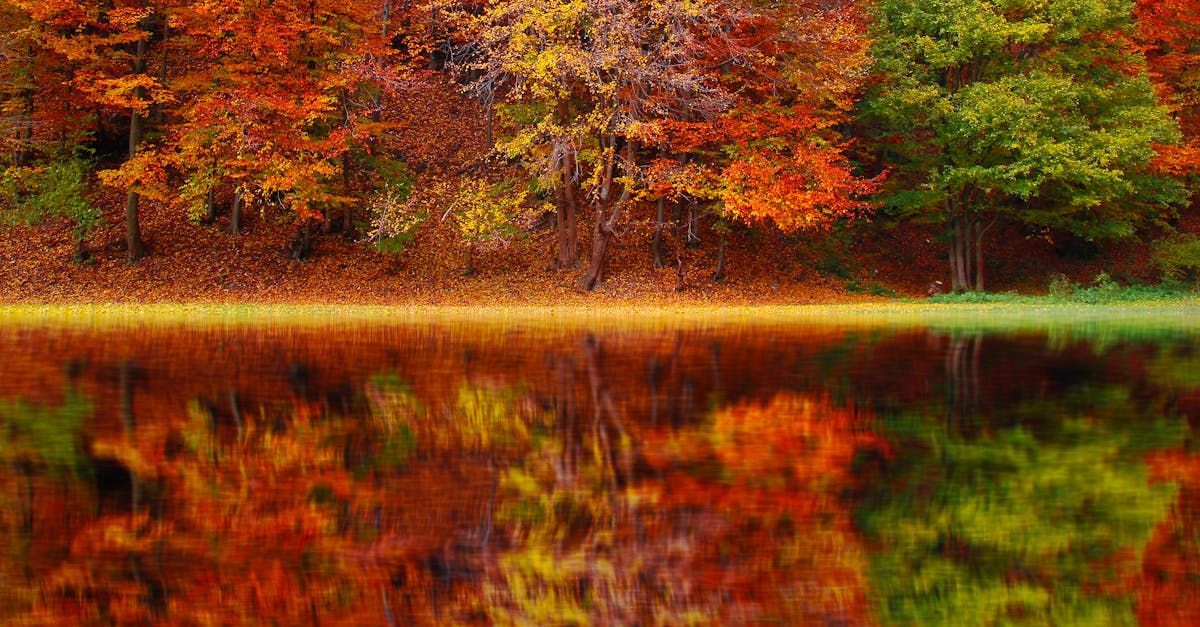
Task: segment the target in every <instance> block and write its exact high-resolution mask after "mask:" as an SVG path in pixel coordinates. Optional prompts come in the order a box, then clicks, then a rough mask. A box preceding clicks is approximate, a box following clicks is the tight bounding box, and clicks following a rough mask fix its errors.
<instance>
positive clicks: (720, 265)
mask: <svg viewBox="0 0 1200 627" xmlns="http://www.w3.org/2000/svg"><path fill="white" fill-rule="evenodd" d="M724 280H725V236H724V235H721V243H720V244H719V246H718V248H717V271H716V272H714V273H713V281H714V282H716V283H721V282H723V281H724Z"/></svg>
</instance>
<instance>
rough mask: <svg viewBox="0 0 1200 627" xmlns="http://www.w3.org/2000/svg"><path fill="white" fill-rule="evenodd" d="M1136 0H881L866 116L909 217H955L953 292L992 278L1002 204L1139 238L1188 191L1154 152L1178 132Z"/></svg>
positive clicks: (892, 200)
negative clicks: (1143, 222) (1138, 25)
mask: <svg viewBox="0 0 1200 627" xmlns="http://www.w3.org/2000/svg"><path fill="white" fill-rule="evenodd" d="M1131 10H1132V6H1131V3H1129V2H1126V1H1124V0H1088V1H1086V2H1074V1H1056V0H1053V1H1050V2H1023V1H1021V2H995V1H993V0H972V1H970V2H957V1H955V2H943V1H937V2H932V3H919V4H914V3H911V2H905V1H902V0H881V1H880V2H877V3H876V4H875V9H874V11H875V26H874V30H873V33H872V36H873V39H874V45H873V47H872V54H873V55H874V57H875V59H876V61H875V66H874V72H875V81H874V87H873V89H872V90H871V92H870V94H869V97H868V98H867V100H866V101H865V102H864V104H863V105H862V122H863V124H864V125H865V126H866V127H867V128H868V129H870V130H871V133H872V135H873V136H874V138H875V139H876V141H877V143H876V146H877V150H878V155H877V156H878V158H879V160H880V162H881V163H883V164H886V165H887V166H888V167H891V168H893V170H894V172H895V176H894V177H893V178H892V183H891V185H890V187H889V189H888V193H887V194H886V196H885V200H886V203H887V204H888V205H889V206H890V207H892V208H893V209H894V210H895V211H897V212H898V213H899V215H902V216H907V217H911V218H916V219H920V220H924V221H927V222H931V223H934V224H937V225H939V226H943V227H945V229H946V239H947V242H948V248H949V255H948V259H949V265H950V274H951V285H952V287H953V289H954V290H955V291H964V290H983V289H984V285H985V283H984V259H985V255H984V242H985V239H984V238H985V236H986V235H987V233H988V231H989V230H990V229H991V228H992V227H993V225H994V224H995V223H996V222H997V220H999V219H1001V218H1005V219H1010V220H1014V221H1017V222H1021V223H1025V224H1029V225H1034V226H1037V227H1043V228H1057V229H1065V230H1069V231H1072V232H1075V233H1078V234H1080V235H1083V236H1086V237H1089V238H1103V237H1119V236H1128V235H1131V234H1132V233H1133V232H1134V229H1135V226H1136V225H1137V224H1138V222H1139V220H1140V219H1141V218H1143V217H1144V216H1146V215H1148V214H1152V213H1153V212H1154V211H1157V210H1161V209H1162V208H1163V207H1164V206H1166V205H1168V204H1170V203H1171V202H1175V201H1177V200H1178V199H1179V196H1180V194H1179V189H1178V187H1177V186H1176V185H1173V184H1172V183H1171V182H1169V181H1165V180H1162V179H1160V178H1156V177H1154V176H1152V175H1151V173H1150V172H1149V165H1150V163H1151V161H1152V160H1153V159H1154V158H1155V156H1156V154H1157V153H1156V148H1155V147H1156V145H1158V144H1164V143H1165V144H1170V143H1173V142H1175V141H1176V140H1177V137H1178V131H1177V129H1176V128H1175V124H1174V123H1173V121H1172V120H1171V119H1170V118H1169V116H1168V115H1167V111H1166V109H1165V108H1164V107H1162V106H1160V105H1159V104H1158V103H1157V102H1156V101H1155V98H1154V93H1153V90H1152V88H1151V85H1150V82H1149V80H1148V78H1147V76H1146V71H1145V63H1144V60H1143V58H1142V57H1141V55H1140V54H1138V53H1137V52H1136V51H1135V50H1133V48H1132V46H1131V45H1130V41H1129V35H1130V29H1131V25H1132V23H1131Z"/></svg>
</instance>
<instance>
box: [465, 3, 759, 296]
mask: <svg viewBox="0 0 1200 627" xmlns="http://www.w3.org/2000/svg"><path fill="white" fill-rule="evenodd" d="M748 15H749V12H748V9H747V8H746V7H742V6H738V5H736V4H735V3H728V2H719V1H717V0H706V1H705V2H702V3H700V4H696V3H679V2H675V1H674V0H667V1H663V2H659V1H654V2H644V1H641V0H604V1H601V2H577V3H573V4H568V5H563V4H561V3H545V2H532V3H531V2H524V1H520V2H519V1H516V0H512V1H505V2H498V3H495V4H492V5H489V6H487V7H486V8H485V9H484V11H483V12H482V14H481V15H480V16H478V17H472V18H470V19H467V20H466V21H467V24H468V29H469V31H468V32H469V33H471V34H472V35H473V39H472V40H471V42H472V45H473V46H474V48H473V50H474V52H475V55H474V56H473V57H471V58H470V61H469V62H466V63H464V66H465V68H466V69H468V70H470V71H472V72H475V73H476V74H477V75H478V77H479V78H477V79H476V80H475V81H474V83H473V87H474V90H475V92H476V93H477V94H480V95H485V97H486V98H497V97H498V98H500V99H502V101H503V102H504V104H505V105H506V108H505V109H504V110H503V111H504V112H505V113H507V114H508V118H509V121H510V123H511V124H512V126H513V127H514V132H513V134H512V135H511V136H509V137H506V138H504V139H502V140H501V142H500V143H499V145H498V146H497V148H498V149H499V150H500V151H501V152H502V153H504V154H506V155H508V156H510V157H513V158H521V159H523V160H524V162H525V163H526V164H527V165H528V167H529V168H530V169H531V171H532V172H533V173H534V174H535V175H536V176H538V177H539V179H540V180H541V181H542V183H543V185H544V186H545V187H546V188H549V189H552V190H553V193H554V195H555V198H556V204H557V228H558V240H557V241H558V246H557V263H558V266H559V267H569V266H573V265H575V263H576V261H577V248H578V243H577V239H576V238H577V231H578V219H579V218H578V214H579V212H580V211H582V210H583V207H585V206H590V208H591V210H592V214H593V227H594V232H593V238H592V251H591V255H590V259H589V263H588V268H587V272H586V273H585V275H584V277H583V278H582V284H583V286H584V287H585V288H586V289H589V290H590V289H593V288H595V287H596V285H598V283H599V282H600V279H601V277H602V275H603V271H604V264H605V261H606V259H607V255H608V248H609V243H610V242H611V240H612V237H613V236H614V235H615V234H616V232H617V229H618V226H619V224H620V222H621V218H622V216H623V215H624V214H625V212H626V211H627V210H628V209H629V205H630V204H631V203H632V202H633V200H634V197H635V194H636V190H637V189H638V188H640V186H641V185H642V178H643V177H642V174H641V171H640V170H641V166H640V163H639V161H640V160H641V159H642V158H643V156H642V154H641V152H642V151H641V150H640V148H639V142H638V139H637V137H636V136H635V133H634V132H633V129H634V127H635V126H636V125H637V124H639V123H644V122H646V121H650V120H656V119H660V118H674V117H712V116H715V115H717V114H719V113H721V112H722V111H724V110H727V109H728V107H729V105H730V103H731V99H730V94H729V91H728V89H727V88H726V87H725V86H724V85H722V84H721V81H720V79H719V72H717V71H714V68H715V67H717V66H720V65H721V63H727V64H729V65H730V66H732V65H734V64H736V63H738V62H739V61H740V60H741V59H742V58H743V56H748V55H749V52H748V49H747V48H745V47H744V46H743V45H741V44H740V43H738V42H737V41H736V40H735V38H733V37H732V36H731V33H732V32H733V31H734V30H735V29H736V26H737V24H738V23H739V22H741V21H743V20H745V19H748ZM717 57H721V59H720V60H719V61H717ZM497 94H498V96H497Z"/></svg>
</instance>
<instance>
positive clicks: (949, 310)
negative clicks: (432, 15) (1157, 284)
mask: <svg viewBox="0 0 1200 627" xmlns="http://www.w3.org/2000/svg"><path fill="white" fill-rule="evenodd" d="M428 325H460V326H462V325H465V326H482V327H489V328H500V329H534V330H537V329H565V330H571V329H575V330H624V329H628V330H639V329H642V330H654V329H662V328H719V327H741V326H758V325H767V326H781V325H786V326H811V327H844V328H855V327H862V328H912V327H930V328H937V329H949V330H954V329H963V330H982V331H1009V330H1011V331H1020V330H1040V329H1060V328H1069V329H1078V330H1087V329H1089V328H1095V329H1104V328H1121V329H1124V330H1129V331H1136V330H1146V331H1153V330H1158V329H1161V330H1171V331H1176V332H1180V331H1182V332H1200V298H1193V299H1172V300H1165V301H1140V302H1119V303H1107V304H1079V303H1062V302H1054V301H1051V300H1049V299H1047V300H1046V301H1044V302H1040V301H1037V300H1029V299H1023V300H1022V301H1021V302H1017V303H1006V302H993V303H936V302H929V301H901V300H897V301H884V302H878V301H875V302H861V303H839V304H829V305H748V306H662V305H649V306H628V305H609V304H605V305H599V306H596V307H586V306H577V305H568V306H534V305H531V306H498V307H488V306H473V307H465V306H425V305H422V306H405V305H395V306H392V305H325V304H311V305H295V304H286V305H272V304H261V305H256V304H210V303H203V304H198V303H195V304H193V303H177V304H123V303H122V304H116V303H94V304H69V305H60V304H19V305H0V329H2V328H5V327H31V326H38V327H74V328H114V327H117V328H119V327H138V328H141V327H146V326H154V327H172V326H200V327H271V326H302V327H308V326H318V327H325V326H428Z"/></svg>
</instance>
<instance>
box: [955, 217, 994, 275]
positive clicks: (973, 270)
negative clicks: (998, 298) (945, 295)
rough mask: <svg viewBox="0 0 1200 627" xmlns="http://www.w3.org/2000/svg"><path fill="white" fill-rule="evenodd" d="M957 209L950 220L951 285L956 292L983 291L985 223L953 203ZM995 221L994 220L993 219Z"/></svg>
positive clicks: (986, 227) (988, 226) (987, 226)
mask: <svg viewBox="0 0 1200 627" xmlns="http://www.w3.org/2000/svg"><path fill="white" fill-rule="evenodd" d="M949 206H950V207H951V208H954V209H955V211H953V213H952V216H953V217H952V218H951V220H950V242H949V244H950V246H949V249H950V258H949V259H950V279H951V281H950V288H951V291H953V292H969V291H972V290H974V291H978V292H982V291H983V289H984V257H983V235H984V233H986V232H987V230H988V228H990V227H991V224H988V225H984V224H983V223H982V222H981V221H980V220H979V219H978V218H977V217H975V216H974V215H972V214H971V213H968V211H967V210H966V209H965V208H964V207H962V206H961V205H955V204H953V203H951V204H949ZM993 222H994V221H993Z"/></svg>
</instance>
